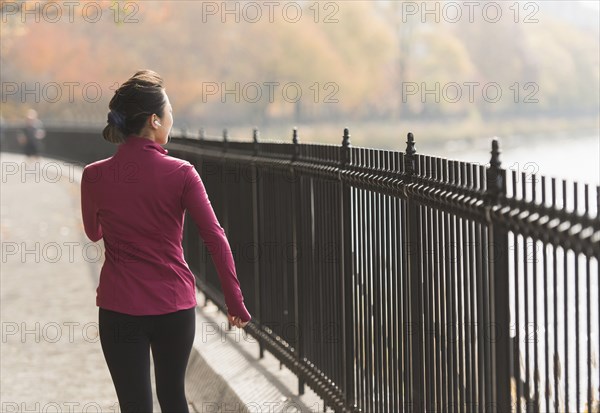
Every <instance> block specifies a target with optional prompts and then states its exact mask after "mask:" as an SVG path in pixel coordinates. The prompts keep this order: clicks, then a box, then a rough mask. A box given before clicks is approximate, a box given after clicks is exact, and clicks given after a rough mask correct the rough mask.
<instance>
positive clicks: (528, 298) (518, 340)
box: [3, 130, 600, 412]
mask: <svg viewBox="0 0 600 413" xmlns="http://www.w3.org/2000/svg"><path fill="white" fill-rule="evenodd" d="M47 139H48V143H49V144H50V143H51V144H50V145H49V146H50V148H51V149H53V150H52V151H50V152H48V155H49V156H54V157H58V158H62V159H71V160H74V161H79V162H90V161H91V159H90V156H91V154H92V153H95V154H96V155H95V156H96V159H100V158H102V157H106V156H110V155H107V154H106V150H105V149H106V143H105V142H102V138H101V137H100V134H99V132H95V133H94V134H93V136H92V134H91V133H90V132H87V133H82V132H73V133H66V132H64V131H63V132H60V131H55V132H54V133H50V132H49V134H48V138H47ZM406 144H407V147H406V151H405V152H404V153H402V152H395V151H386V150H377V149H367V148H355V147H352V146H350V135H349V132H348V130H345V131H344V134H343V138H342V144H341V145H339V146H336V145H318V144H301V143H299V142H298V135H297V132H296V131H295V130H294V132H293V136H292V141H291V142H290V143H286V142H262V141H259V139H258V132H257V131H255V132H254V134H253V139H252V140H251V141H232V140H230V139H229V138H228V136H227V133H224V136H223V137H222V138H210V137H206V136H204V133H202V132H201V133H200V135H199V136H195V137H185V136H179V137H174V138H173V139H172V140H171V142H170V143H169V144H168V145H166V148H167V149H168V150H169V154H170V155H173V156H176V157H179V158H183V159H186V160H188V161H190V162H191V163H192V164H194V165H195V167H196V168H197V170H198V171H199V173H200V176H201V177H202V180H203V182H204V184H205V186H206V189H207V191H208V193H209V197H210V200H211V203H212V205H213V207H214V209H215V211H216V213H217V216H218V218H219V221H220V223H221V225H222V226H223V228H224V229H225V231H226V233H227V237H228V239H229V241H230V245H231V248H232V252H233V255H234V257H235V261H236V268H237V272H238V277H239V280H240V283H241V286H242V290H243V292H244V297H245V299H246V304H247V307H248V309H249V311H250V313H251V314H252V315H253V321H252V322H251V323H250V324H249V325H248V326H247V327H246V331H247V332H248V333H250V334H251V335H252V336H253V337H255V338H256V339H257V340H258V342H259V346H260V355H261V356H262V354H263V351H264V350H265V349H266V350H268V351H270V352H272V353H273V354H274V355H275V356H276V357H277V358H278V359H279V360H280V361H281V362H282V363H283V364H285V365H286V366H287V367H288V368H289V369H290V370H292V371H293V372H294V373H295V374H296V375H297V376H298V379H299V386H298V391H299V393H303V391H304V386H305V384H307V385H309V386H310V387H311V388H313V389H314V390H315V392H316V393H317V394H319V396H320V397H322V398H323V400H324V401H325V403H326V404H327V405H329V406H331V407H332V408H333V409H335V410H336V411H361V412H420V411H448V412H460V411H465V412H480V411H486V412H496V411H497V412H507V411H515V412H520V411H523V412H524V411H557V412H558V411H588V412H591V411H598V408H599V399H600V397H599V389H598V387H599V386H600V369H599V366H598V359H597V357H598V355H599V354H600V348H599V346H600V340H599V334H600V321H599V319H598V317H599V314H600V304H599V303H600V291H599V285H600V283H599V280H598V277H599V266H598V263H599V261H600V216H599V212H598V211H599V210H600V208H599V206H600V187H596V188H590V187H589V186H588V185H581V184H577V183H574V184H572V185H567V182H566V181H560V180H556V179H555V178H552V179H548V178H547V177H544V176H537V175H535V174H530V175H527V174H525V173H518V172H516V171H510V173H509V174H507V171H506V170H504V169H503V168H502V167H501V165H500V160H499V153H500V151H499V148H498V142H497V141H496V140H493V141H492V150H491V159H490V162H489V164H488V165H478V164H474V163H467V162H460V161H454V160H447V159H443V158H438V157H431V156H426V155H420V154H417V153H416V150H415V143H414V138H413V136H412V134H409V135H408V139H407V142H406ZM3 150H6V146H5V147H4V149H3ZM113 150H114V147H113ZM507 175H508V176H507ZM594 192H595V197H593V194H594ZM184 249H185V254H186V260H187V262H188V264H189V265H190V268H191V269H192V270H193V271H194V273H195V274H197V285H198V287H199V288H200V289H201V290H202V291H203V292H204V293H205V294H206V295H207V297H209V299H211V300H212V301H214V302H215V303H217V305H219V306H220V308H221V309H222V310H224V309H225V306H224V300H223V297H222V294H221V292H220V291H221V290H220V283H219V278H218V275H217V273H216V271H215V269H214V267H213V265H212V262H211V260H210V257H209V255H208V253H207V250H206V248H205V247H204V245H203V244H202V243H200V240H199V235H198V231H197V229H196V227H195V224H194V222H193V220H192V219H191V217H189V216H188V217H186V223H185V230H184Z"/></svg>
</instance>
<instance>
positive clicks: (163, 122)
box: [81, 70, 251, 413]
mask: <svg viewBox="0 0 600 413" xmlns="http://www.w3.org/2000/svg"><path fill="white" fill-rule="evenodd" d="M109 108H110V112H109V114H108V125H107V126H106V128H105V129H104V132H103V135H104V139H106V140H107V141H109V142H112V143H117V144H119V146H118V149H117V151H116V153H115V154H114V155H113V156H112V157H111V158H107V159H103V160H100V161H97V162H94V163H91V164H89V165H87V166H86V167H85V168H84V170H83V176H82V180H81V208H82V216H83V224H84V229H85V232H86V234H87V236H88V237H89V239H90V240H92V241H94V242H96V241H98V240H99V239H100V238H103V239H104V246H105V250H106V252H105V262H104V265H103V267H102V270H101V273H100V281H99V284H98V288H97V290H96V292H97V296H96V305H97V306H98V307H99V309H98V319H99V332H100V343H101V346H102V351H103V353H104V357H105V359H106V363H107V365H108V369H109V371H110V374H111V377H112V379H113V382H114V385H115V389H116V392H117V397H118V399H119V404H120V408H121V411H122V412H143V413H147V412H151V411H152V388H151V384H150V357H149V351H150V349H151V350H152V357H153V361H154V370H155V376H156V393H157V396H158V401H159V403H160V406H161V409H162V411H163V412H165V413H166V412H169V413H173V412H188V407H187V401H186V398H185V386H184V381H185V371H186V367H187V362H188V359H189V355H190V351H191V347H192V343H193V341H194V334H195V307H196V289H195V279H194V275H193V274H192V272H191V271H190V269H189V267H188V265H187V263H186V262H185V259H184V256H183V249H182V246H181V240H182V231H183V218H184V213H185V211H186V210H187V211H189V213H190V215H191V217H192V219H193V220H194V222H195V223H196V225H197V227H198V230H199V233H200V236H201V237H202V239H203V240H204V242H205V244H206V246H207V248H208V250H209V252H210V254H211V256H212V259H213V262H214V263H215V267H216V268H217V272H218V274H219V278H220V281H221V286H222V289H223V293H224V295H225V302H226V305H227V312H228V318H229V321H230V323H231V324H233V325H235V326H237V327H239V328H242V327H244V326H246V324H247V323H248V321H249V320H250V318H251V317H250V314H249V313H248V311H247V310H246V307H245V305H244V299H243V296H242V292H241V290H240V285H239V282H238V279H237V276H236V271H235V264H234V261H233V257H232V254H231V250H230V248H229V243H228V241H227V238H226V236H225V232H224V231H223V228H222V227H221V226H220V224H219V222H218V220H217V218H216V216H215V213H214V211H213V209H212V206H211V203H210V201H209V199H208V197H207V194H206V190H205V188H204V184H203V183H202V180H201V179H200V176H199V175H198V172H197V171H196V169H195V168H194V167H193V165H192V164H190V163H189V162H188V161H184V160H181V159H178V158H174V157H172V156H168V155H167V153H168V151H167V150H166V149H164V148H163V147H162V146H161V145H164V144H165V143H167V141H168V136H169V133H170V131H171V126H172V125H173V115H172V108H171V104H170V102H169V98H168V96H167V94H166V91H165V89H164V88H163V81H162V79H161V77H160V76H159V75H158V74H157V73H155V72H153V71H150V70H143V71H139V72H137V73H136V74H135V75H134V76H133V77H131V78H130V79H129V80H127V82H125V83H124V84H123V85H122V86H121V87H120V88H119V89H118V90H117V91H116V92H115V95H114V96H113V98H112V100H111V101H110V104H109Z"/></svg>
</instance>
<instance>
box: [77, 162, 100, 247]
mask: <svg viewBox="0 0 600 413" xmlns="http://www.w3.org/2000/svg"><path fill="white" fill-rule="evenodd" d="M91 183H92V181H91V180H90V177H89V169H87V167H86V168H84V169H83V174H82V176H81V216H82V219H83V228H84V230H85V234H86V235H87V237H88V238H89V239H90V240H91V241H93V242H96V241H98V240H100V238H102V236H103V234H102V227H101V226H100V223H99V222H98V207H97V205H96V202H95V201H94V196H93V187H92V186H91Z"/></svg>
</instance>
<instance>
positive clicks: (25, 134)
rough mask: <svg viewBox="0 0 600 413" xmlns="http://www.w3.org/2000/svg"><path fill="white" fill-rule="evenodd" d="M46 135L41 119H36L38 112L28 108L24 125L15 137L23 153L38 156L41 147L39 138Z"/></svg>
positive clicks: (35, 157)
mask: <svg viewBox="0 0 600 413" xmlns="http://www.w3.org/2000/svg"><path fill="white" fill-rule="evenodd" d="M45 137H46V131H45V130H44V125H43V124H42V121H41V120H39V119H38V114H37V112H36V111H35V110H33V109H29V110H28V111H27V119H26V121H25V127H24V128H23V129H22V130H21V132H20V133H19V136H18V137H17V139H18V141H19V145H21V147H22V148H23V153H24V154H25V156H27V158H28V159H29V158H34V159H38V158H39V152H40V149H41V140H42V139H44V138H45Z"/></svg>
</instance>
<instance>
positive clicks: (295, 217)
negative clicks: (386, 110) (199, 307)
mask: <svg viewBox="0 0 600 413" xmlns="http://www.w3.org/2000/svg"><path fill="white" fill-rule="evenodd" d="M292 144H293V145H294V148H293V152H292V162H291V165H290V167H291V171H290V173H291V176H292V186H293V188H292V202H291V204H292V205H291V208H292V218H291V220H292V245H293V251H292V254H293V263H292V277H293V283H294V303H293V306H294V329H293V330H294V331H295V332H296V337H295V342H294V350H295V353H296V361H298V362H301V360H302V358H303V356H304V348H303V344H302V333H303V332H304V329H303V328H302V327H303V326H302V321H301V320H302V319H301V318H300V311H301V308H300V302H301V301H302V300H301V298H300V294H303V293H304V290H300V288H299V280H298V256H299V254H298V239H299V235H298V232H299V231H301V225H300V224H301V221H300V216H299V215H300V214H298V205H296V203H297V202H298V200H299V199H300V197H301V193H300V175H299V173H298V171H297V170H296V169H295V168H294V163H295V162H296V161H297V159H298V155H299V152H300V148H299V146H298V130H297V129H296V128H294V130H293V134H292ZM304 385H305V382H304V377H303V375H302V374H298V394H299V395H303V394H304Z"/></svg>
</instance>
